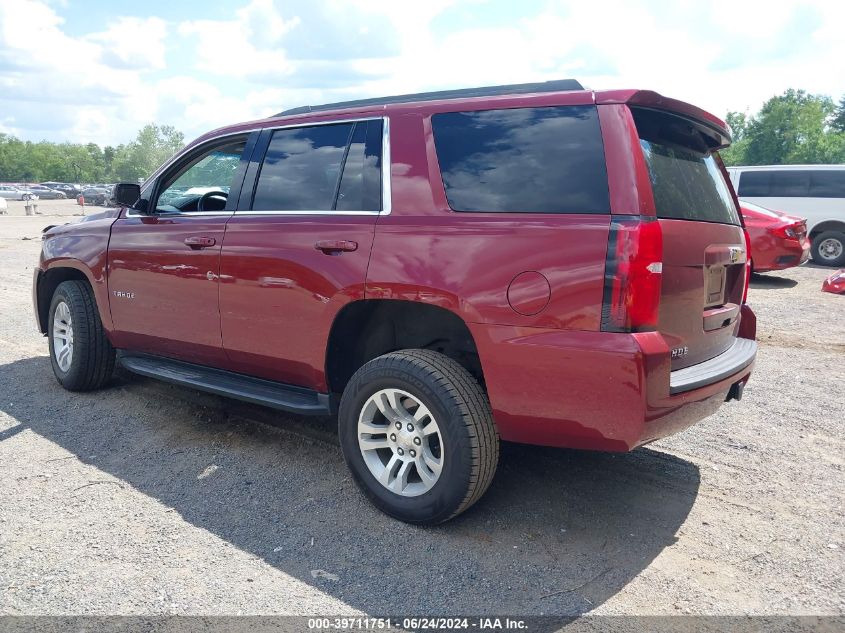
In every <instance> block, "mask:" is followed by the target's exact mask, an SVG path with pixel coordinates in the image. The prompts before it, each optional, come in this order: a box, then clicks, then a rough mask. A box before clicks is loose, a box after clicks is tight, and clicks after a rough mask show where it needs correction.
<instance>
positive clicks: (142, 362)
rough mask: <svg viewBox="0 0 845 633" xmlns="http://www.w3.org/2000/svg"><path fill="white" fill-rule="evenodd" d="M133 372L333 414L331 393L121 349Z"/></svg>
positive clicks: (270, 403)
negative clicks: (330, 406)
mask: <svg viewBox="0 0 845 633" xmlns="http://www.w3.org/2000/svg"><path fill="white" fill-rule="evenodd" d="M118 361H119V362H120V364H121V365H122V366H123V367H124V368H126V369H128V370H129V371H131V372H133V373H136V374H140V375H142V376H149V377H150V378H157V379H159V380H163V381H165V382H170V383H173V384H176V385H183V386H185V387H193V388H194V389H199V390H200V391H207V392H209V393H213V394H217V395H218V396H226V397H229V398H235V399H237V400H243V401H245V402H252V403H253V404H260V405H264V406H267V407H272V408H274V409H279V410H281V411H288V412H290V413H298V414H300V415H330V409H329V396H328V394H322V393H317V392H316V391H313V390H311V389H305V388H303V387H294V386H292V385H286V384H284V383H280V382H273V381H272V380H263V379H261V378H252V377H251V376H245V375H243V374H236V373H234V372H230V371H225V370H222V369H214V368H213V367H205V366H203V365H194V364H192V363H185V362H182V361H179V360H173V359H170V358H162V357H160V356H150V355H146V354H143V355H142V354H130V353H124V352H119V353H118Z"/></svg>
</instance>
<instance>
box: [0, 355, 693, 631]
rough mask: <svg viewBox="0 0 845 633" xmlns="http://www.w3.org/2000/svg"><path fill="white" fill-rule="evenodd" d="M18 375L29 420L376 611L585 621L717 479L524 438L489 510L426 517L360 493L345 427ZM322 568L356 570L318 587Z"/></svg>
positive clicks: (17, 368) (124, 382) (6, 395)
mask: <svg viewBox="0 0 845 633" xmlns="http://www.w3.org/2000/svg"><path fill="white" fill-rule="evenodd" d="M0 374H2V375H3V376H5V379H4V380H2V381H0V409H2V410H4V411H6V412H7V413H8V414H9V415H10V416H12V417H13V418H15V419H16V420H17V421H18V422H19V423H20V424H21V425H22V426H23V427H24V428H28V429H30V430H31V431H33V432H34V433H37V434H38V435H40V436H43V437H44V438H47V439H48V440H50V441H52V442H55V443H56V444H58V445H60V446H61V447H63V448H64V449H66V450H68V451H70V452H71V453H73V454H74V455H76V456H77V457H78V458H79V459H80V460H81V461H83V462H85V463H87V464H90V465H92V466H94V467H96V468H98V469H100V470H102V471H105V472H107V473H110V474H111V475H113V476H114V477H117V478H119V479H121V480H123V481H125V482H126V483H127V484H129V485H130V486H131V487H132V488H134V489H135V490H137V491H140V492H142V493H144V494H146V495H149V496H150V497H152V498H154V499H156V500H158V501H160V502H161V503H163V504H165V505H167V506H168V507H170V508H173V509H174V510H175V511H176V512H177V513H178V514H179V516H180V517H181V518H182V519H184V520H185V521H188V522H190V523H191V524H193V525H195V526H197V527H199V528H202V529H204V530H208V531H209V532H211V533H213V534H215V535H217V536H218V537H220V538H221V539H225V540H226V541H228V542H229V543H231V544H232V545H234V546H236V547H238V548H240V549H242V550H244V551H247V552H251V553H253V554H255V555H256V556H258V557H260V558H261V559H263V560H264V561H266V562H267V563H268V564H270V565H272V566H274V567H276V568H278V569H279V570H281V571H283V572H284V573H286V574H289V575H291V576H294V577H296V578H298V579H300V580H302V581H304V582H306V583H309V584H311V585H313V586H315V587H317V588H319V589H320V590H321V591H323V592H324V593H326V594H329V595H331V596H334V597H336V598H338V599H340V600H342V601H343V602H345V603H346V604H348V605H350V606H351V607H353V608H355V609H360V610H361V611H364V612H366V613H368V614H381V615H386V614H393V615H432V614H440V615H455V614H467V615H529V614H533V615H537V614H540V613H543V614H545V615H558V616H576V615H579V614H581V613H584V612H586V611H589V610H591V609H593V608H595V607H597V606H598V605H600V604H601V603H603V602H604V601H606V600H608V599H609V598H611V597H612V596H614V595H615V594H616V593H618V592H619V591H620V590H621V589H623V588H624V587H625V586H626V585H627V584H628V583H629V582H631V580H632V579H634V578H635V577H636V576H637V575H638V574H639V573H640V572H641V571H642V570H643V569H645V568H646V567H648V565H649V564H650V563H651V561H652V560H654V558H655V557H656V556H658V555H659V554H660V553H661V552H662V551H663V549H664V548H666V547H668V546H670V545H672V544H673V543H674V542H675V541H676V533H677V532H678V530H679V528H680V527H681V525H682V524H683V523H684V521H685V519H686V517H687V515H688V514H689V512H690V509H691V507H692V505H693V503H694V502H695V499H696V496H697V493H698V488H699V471H698V468H697V467H696V466H695V465H693V464H691V463H689V462H687V461H685V460H683V459H679V458H677V457H674V456H672V455H668V454H665V453H661V452H659V451H656V450H652V449H648V448H643V449H640V450H637V451H634V452H633V453H629V454H621V455H613V454H602V453H589V452H578V451H568V450H557V449H544V448H536V447H528V446H517V445H509V444H506V445H504V446H503V454H502V459H501V462H500V467H499V471H498V473H497V475H496V478H495V480H494V482H493V485H492V487H491V488H490V490H489V491H488V493H487V495H486V496H485V497H484V498H483V499H482V500H481V501H480V502H479V503H478V504H476V505H475V506H474V507H473V508H472V509H470V510H469V511H468V512H467V513H465V514H464V515H462V516H461V517H458V518H457V519H455V520H453V521H451V522H449V523H447V524H444V525H441V526H437V527H433V528H423V527H415V526H410V525H406V524H403V523H400V522H397V521H394V520H392V519H390V518H388V517H386V516H384V515H382V514H381V513H379V512H378V511H377V510H375V509H374V508H372V507H371V506H370V505H369V503H368V502H367V501H366V500H365V499H364V498H363V496H362V495H360V494H359V493H358V492H357V490H356V488H355V486H354V484H353V482H352V481H351V480H350V478H349V475H348V473H347V471H346V468H345V465H344V463H343V459H342V456H341V454H340V450H339V448H338V447H337V445H336V443H333V442H336V436H335V435H333V433H332V431H331V427H332V425H333V423H331V421H327V420H310V419H305V418H297V417H291V416H285V415H282V414H276V413H274V412H269V413H268V412H267V411H266V410H264V409H260V408H258V407H250V406H242V405H238V404H236V403H232V402H231V401H226V400H224V399H222V398H217V397H214V396H208V395H206V394H200V393H198V392H194V391H190V390H185V389H180V388H176V387H171V386H169V385H164V384H161V383H157V382H156V381H152V380H147V379H142V378H139V377H134V376H133V377H126V376H121V377H118V379H117V380H116V381H115V384H114V385H113V386H111V387H110V388H108V389H106V390H103V391H100V392H97V393H89V394H73V393H68V392H65V391H63V390H62V389H61V388H60V387H59V386H58V385H57V384H56V382H55V380H54V379H53V376H52V374H51V371H50V366H49V361H48V360H47V358H46V357H39V358H28V359H23V360H20V361H16V362H13V363H10V364H7V365H5V366H2V367H0ZM10 402H13V403H14V405H13V406H12V405H10V404H9V403H10ZM262 416H264V417H265V418H266V419H267V420H269V419H273V420H275V422H276V426H278V427H280V428H282V429H288V430H290V429H294V430H297V429H298V428H310V429H312V432H311V433H310V434H311V435H312V438H307V437H303V436H301V435H299V434H294V433H290V432H287V431H282V432H280V431H279V430H278V429H276V428H273V427H270V426H267V425H265V424H259V423H256V422H254V421H251V420H248V419H246V418H252V419H253V420H254V419H260V418H261V417H262ZM332 438H334V439H332ZM315 439H316V440H320V441H315ZM323 440H325V441H323ZM0 441H4V438H3V437H0ZM64 463H67V462H63V461H58V462H55V465H56V468H61V465H62V464H64ZM211 464H213V465H216V466H217V469H216V470H214V471H213V473H212V474H210V475H209V476H207V477H202V478H200V477H198V475H199V474H200V473H203V472H204V471H205V472H208V467H209V465H211ZM312 538H313V542H312ZM318 569H321V570H325V571H327V572H329V573H330V574H334V575H336V576H337V577H338V578H339V579H338V580H336V581H332V580H331V579H325V578H317V579H315V578H314V577H313V576H312V573H311V572H312V570H318ZM388 586H389V587H388ZM388 588H389V590H388ZM234 590H235V589H234V588H233V591H234ZM325 615H329V614H325Z"/></svg>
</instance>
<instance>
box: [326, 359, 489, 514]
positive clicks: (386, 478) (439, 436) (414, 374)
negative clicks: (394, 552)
mask: <svg viewBox="0 0 845 633" xmlns="http://www.w3.org/2000/svg"><path fill="white" fill-rule="evenodd" d="M338 424H339V435H340V445H341V449H342V450H343V456H344V458H345V459H346V463H347V465H348V466H349V469H350V470H351V471H352V475H353V477H354V479H355V482H356V483H357V484H358V486H359V487H360V488H361V490H362V491H363V492H364V494H365V495H367V497H368V498H369V499H370V500H371V501H372V502H373V504H375V506H376V507H378V508H379V509H380V510H382V511H383V512H385V513H386V514H389V515H390V516H392V517H395V518H397V519H400V520H401V521H406V522H408V523H419V524H434V523H441V522H443V521H447V520H449V519H451V518H452V517H455V516H457V515H458V514H460V513H461V512H463V511H464V510H466V509H467V508H469V507H470V506H471V505H472V504H474V503H475V502H476V501H478V499H480V498H481V496H482V495H483V494H484V492H485V491H486V490H487V488H488V487H489V486H490V482H491V481H492V480H493V475H494V473H495V472H496V464H497V462H498V459H499V436H498V433H497V432H496V427H495V424H494V423H493V416H492V413H491V411H490V403H489V401H488V399H487V395H486V394H485V393H484V390H483V389H482V388H481V385H479V384H478V381H477V380H476V379H475V378H473V376H472V375H471V374H470V373H469V372H468V371H467V370H466V369H465V368H464V367H462V366H461V365H460V364H458V363H457V362H455V361H454V360H452V359H451V358H449V357H447V356H444V355H443V354H439V353H436V352H432V351H430V350H421V349H412V350H403V351H399V352H393V353H390V354H385V355H384V356H380V357H378V358H376V359H374V360H372V361H370V362H368V363H367V364H365V365H364V366H363V367H361V368H360V369H359V370H358V371H357V372H355V375H354V376H352V379H351V380H350V381H349V384H348V385H347V386H346V389H345V390H344V392H343V398H342V399H341V404H340V414H339V420H338Z"/></svg>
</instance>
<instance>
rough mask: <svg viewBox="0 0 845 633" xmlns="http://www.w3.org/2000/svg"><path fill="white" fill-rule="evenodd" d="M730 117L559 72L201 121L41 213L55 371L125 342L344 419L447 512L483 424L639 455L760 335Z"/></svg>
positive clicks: (697, 409) (391, 472)
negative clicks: (59, 216)
mask: <svg viewBox="0 0 845 633" xmlns="http://www.w3.org/2000/svg"><path fill="white" fill-rule="evenodd" d="M729 142H730V138H729V136H728V131H727V128H726V126H725V124H724V123H723V122H722V121H720V120H719V119H717V118H716V117H714V116H712V115H710V114H708V113H706V112H704V111H702V110H699V109H698V108H696V107H693V106H691V105H688V104H686V103H682V102H679V101H675V100H673V99H668V98H665V97H662V96H660V95H658V94H656V93H654V92H647V91H640V90H612V91H600V92H593V91H590V90H584V89H583V88H582V87H581V85H580V84H578V83H577V82H575V81H571V80H565V81H558V82H547V83H544V84H525V85H518V86H498V87H492V88H480V89H473V90H458V91H451V92H441V93H426V94H418V95H405V96H402V97H389V98H384V99H373V100H366V101H359V102H346V103H339V104H331V105H326V106H316V107H305V108H298V109H295V110H292V111H287V112H283V113H281V114H279V115H277V116H274V117H271V118H269V119H264V120H260V121H252V122H249V123H242V124H239V125H234V126H232V127H227V128H223V129H219V130H215V131H213V132H210V133H208V134H206V135H205V136H203V137H201V138H199V139H197V140H196V141H194V142H193V143H192V144H190V145H189V146H188V147H186V148H185V149H184V150H183V151H182V152H181V153H180V154H179V155H178V156H176V157H174V158H173V159H172V160H171V161H169V162H168V163H167V164H165V165H164V166H162V167H161V168H160V169H159V170H158V171H157V172H156V173H155V174H153V175H152V177H150V178H149V179H148V180H147V181H146V182H145V183H144V185H143V188H139V187H138V185H131V184H127V185H118V186H116V187H115V191H114V194H113V196H114V198H115V200H116V201H117V203H118V204H122V205H123V206H122V207H121V208H119V209H116V210H112V211H105V212H103V213H101V214H97V215H94V216H89V217H87V218H85V219H84V220H83V221H82V222H79V223H77V224H72V225H65V226H60V227H55V228H51V229H50V230H47V231H46V232H45V234H44V241H43V248H42V253H41V260H40V262H39V265H38V267H37V269H36V271H35V277H34V300H35V311H36V315H37V317H38V323H39V327H40V328H41V331H42V332H44V333H45V334H47V335H48V337H49V350H50V358H51V362H52V366H53V371H54V372H55V375H56V377H57V379H58V381H59V382H60V383H61V384H62V385H64V386H65V387H66V388H67V389H70V390H87V389H94V388H97V387H101V386H103V385H105V384H106V383H107V382H108V380H109V378H110V376H111V374H112V370H113V368H114V365H115V362H116V360H118V359H119V362H120V363H121V364H122V365H123V366H124V367H125V368H127V369H129V370H131V371H134V372H137V373H139V374H144V375H147V376H154V377H157V378H160V379H163V380H167V381H171V382H174V383H178V384H182V385H188V386H191V387H194V388H199V389H205V390H208V391H211V392H214V393H218V394H224V395H228V396H231V397H235V398H242V399H244V400H249V401H251V402H258V403H262V404H265V405H268V406H271V407H276V408H278V409H281V410H285V411H292V412H297V413H303V414H321V415H325V414H337V416H338V425H339V435H340V444H341V448H342V450H343V454H344V457H345V458H346V461H347V463H348V465H349V467H350V469H351V471H352V474H353V476H354V478H355V481H356V482H357V483H358V485H359V486H360V488H361V489H362V490H363V491H364V493H365V494H366V495H367V496H368V497H369V498H370V499H371V500H372V501H373V502H374V503H375V504H376V505H377V506H378V507H379V508H380V509H382V510H383V511H385V512H387V513H389V514H390V515H392V516H394V517H397V518H400V519H402V520H405V521H410V522H415V523H436V522H440V521H445V520H447V519H449V518H451V517H453V516H455V515H456V514H458V513H460V512H462V511H463V510H465V509H466V508H468V507H469V506H470V505H472V504H473V503H474V502H475V501H477V500H478V499H479V498H480V497H481V495H482V494H483V493H484V491H485V490H486V489H487V487H488V486H489V484H490V481H491V480H492V478H493V474H494V472H495V470H496V463H497V460H498V453H499V439H500V438H501V439H504V440H509V441H514V442H526V443H530V444H543V445H549V446H561V447H573V448H585V449H601V450H608V451H629V450H632V449H634V448H636V447H637V446H641V445H643V444H646V443H648V442H651V441H653V440H656V439H658V438H661V437H664V436H666V435H669V434H670V433H675V432H677V431H680V430H681V429H684V428H686V427H688V426H689V425H691V424H693V423H695V422H696V421H698V420H701V419H702V418H704V417H706V416H708V415H710V414H712V413H713V412H714V411H716V410H717V409H718V408H719V407H720V406H721V405H722V403H723V402H725V401H726V400H731V399H739V398H740V397H741V395H742V389H743V386H744V385H745V383H746V382H747V381H748V378H749V375H750V373H751V370H752V366H753V364H754V359H755V355H756V349H757V346H756V343H755V340H754V339H755V317H754V313H753V312H752V311H751V310H750V308H749V307H748V306H747V305H746V303H745V294H746V292H747V283H748V277H749V274H748V268H749V267H748V259H747V256H746V253H747V235H746V234H745V233H744V231H743V227H742V221H741V218H740V215H739V212H738V209H737V201H736V196H735V195H734V193H733V189H732V188H731V186H730V182H729V180H728V178H727V175H726V172H725V169H724V167H723V165H722V162H721V159H720V158H719V156H718V150H719V149H720V148H723V147H726V146H727V145H728V144H729Z"/></svg>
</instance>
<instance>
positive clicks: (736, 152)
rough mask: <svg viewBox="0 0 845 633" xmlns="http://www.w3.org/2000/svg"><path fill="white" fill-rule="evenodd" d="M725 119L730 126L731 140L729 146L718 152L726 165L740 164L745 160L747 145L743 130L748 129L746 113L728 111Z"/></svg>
mask: <svg viewBox="0 0 845 633" xmlns="http://www.w3.org/2000/svg"><path fill="white" fill-rule="evenodd" d="M725 121H727V123H728V125H730V126H731V135H732V137H733V140H732V142H731V146H730V147H728V149H726V150H722V151H721V152H719V154H720V155H721V156H722V160H724V161H725V164H726V165H742V164H744V163H745V162H746V160H745V152H746V149H747V146H748V142H747V141H746V138H745V132H746V130H747V129H748V115H746V114H745V113H744V112H728V115H727V116H726V117H725Z"/></svg>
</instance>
